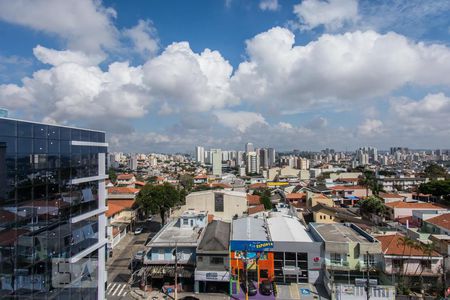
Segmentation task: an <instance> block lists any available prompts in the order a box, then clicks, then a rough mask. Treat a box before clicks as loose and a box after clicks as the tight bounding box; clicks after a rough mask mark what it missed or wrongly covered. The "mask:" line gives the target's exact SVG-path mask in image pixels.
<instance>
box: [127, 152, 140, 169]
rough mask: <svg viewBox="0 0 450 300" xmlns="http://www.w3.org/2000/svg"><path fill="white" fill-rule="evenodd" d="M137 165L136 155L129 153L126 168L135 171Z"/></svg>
mask: <svg viewBox="0 0 450 300" xmlns="http://www.w3.org/2000/svg"><path fill="white" fill-rule="evenodd" d="M137 166H138V159H137V157H136V155H131V156H130V158H129V159H128V169H130V170H132V171H136V170H137Z"/></svg>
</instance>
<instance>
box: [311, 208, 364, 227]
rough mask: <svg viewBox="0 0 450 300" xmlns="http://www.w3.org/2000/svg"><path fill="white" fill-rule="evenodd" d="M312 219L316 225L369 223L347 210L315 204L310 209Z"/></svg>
mask: <svg viewBox="0 0 450 300" xmlns="http://www.w3.org/2000/svg"><path fill="white" fill-rule="evenodd" d="M311 211H312V213H313V219H314V222H316V223H343V222H352V223H362V224H370V222H368V221H366V220H364V219H362V218H361V217H360V216H359V215H357V214H355V213H352V212H351V211H350V210H349V209H346V208H341V207H333V206H328V205H326V204H322V203H317V205H316V206H314V207H313V208H311Z"/></svg>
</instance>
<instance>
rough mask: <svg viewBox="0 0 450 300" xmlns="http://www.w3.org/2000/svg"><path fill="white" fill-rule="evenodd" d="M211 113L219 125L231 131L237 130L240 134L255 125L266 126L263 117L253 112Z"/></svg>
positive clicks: (222, 111) (221, 111)
mask: <svg viewBox="0 0 450 300" xmlns="http://www.w3.org/2000/svg"><path fill="white" fill-rule="evenodd" d="M213 113H214V115H215V116H216V117H217V119H218V121H219V123H220V124H222V125H223V126H226V127H229V128H232V129H237V130H238V131H240V132H245V131H246V130H247V129H248V128H249V127H251V126H253V125H255V124H265V125H267V122H266V120H265V119H264V117H263V116H262V115H261V114H259V113H255V112H250V111H230V110H219V111H215V112H213Z"/></svg>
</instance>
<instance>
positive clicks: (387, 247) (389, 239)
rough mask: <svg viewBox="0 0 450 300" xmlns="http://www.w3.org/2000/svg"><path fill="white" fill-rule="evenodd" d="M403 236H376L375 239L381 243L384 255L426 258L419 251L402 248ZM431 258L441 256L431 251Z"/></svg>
mask: <svg viewBox="0 0 450 300" xmlns="http://www.w3.org/2000/svg"><path fill="white" fill-rule="evenodd" d="M402 237H403V235H400V234H392V235H382V236H377V237H376V239H377V240H379V241H380V242H381V249H382V251H383V253H384V254H385V255H399V256H410V255H411V256H428V254H426V253H424V252H423V251H422V250H421V249H417V248H414V247H410V246H404V245H403V244H402V242H401V238H402ZM432 256H441V255H440V254H439V253H437V252H436V251H433V253H432Z"/></svg>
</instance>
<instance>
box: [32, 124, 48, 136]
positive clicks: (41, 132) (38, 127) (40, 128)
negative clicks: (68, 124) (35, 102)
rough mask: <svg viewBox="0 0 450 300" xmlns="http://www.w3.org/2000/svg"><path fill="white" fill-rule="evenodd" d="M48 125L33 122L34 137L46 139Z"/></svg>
mask: <svg viewBox="0 0 450 300" xmlns="http://www.w3.org/2000/svg"><path fill="white" fill-rule="evenodd" d="M47 127H48V126H47V125H43V124H33V137H34V138H40V139H45V138H46V137H47Z"/></svg>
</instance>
